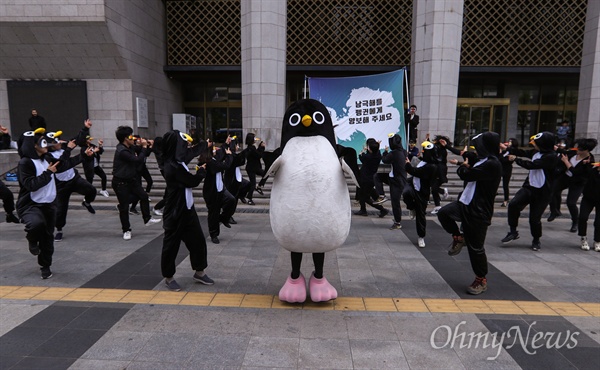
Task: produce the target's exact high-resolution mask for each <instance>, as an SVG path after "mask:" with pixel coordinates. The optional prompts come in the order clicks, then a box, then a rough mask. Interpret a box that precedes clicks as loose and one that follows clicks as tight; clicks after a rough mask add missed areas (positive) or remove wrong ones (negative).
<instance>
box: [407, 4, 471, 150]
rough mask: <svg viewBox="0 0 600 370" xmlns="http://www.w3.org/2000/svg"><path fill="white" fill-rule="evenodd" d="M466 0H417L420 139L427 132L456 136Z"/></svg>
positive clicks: (415, 97)
mask: <svg viewBox="0 0 600 370" xmlns="http://www.w3.org/2000/svg"><path fill="white" fill-rule="evenodd" d="M463 5H464V1H463V0H446V1H438V0H415V1H414V3H413V30H412V51H411V69H410V96H411V99H410V103H411V104H415V105H416V106H417V114H418V115H419V118H420V124H419V127H418V128H417V129H418V131H419V132H418V140H419V141H421V140H424V139H425V135H426V134H427V133H431V135H432V138H433V136H434V135H436V134H441V135H447V136H448V137H450V138H451V139H452V138H454V126H455V121H456V103H457V95H458V73H459V69H460V47H461V35H462V21H463Z"/></svg>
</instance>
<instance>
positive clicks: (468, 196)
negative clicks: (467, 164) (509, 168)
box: [458, 158, 488, 206]
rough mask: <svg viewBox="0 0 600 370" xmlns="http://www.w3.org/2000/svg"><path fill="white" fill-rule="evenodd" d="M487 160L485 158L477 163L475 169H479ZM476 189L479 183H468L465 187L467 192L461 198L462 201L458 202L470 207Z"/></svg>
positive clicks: (464, 191)
mask: <svg viewBox="0 0 600 370" xmlns="http://www.w3.org/2000/svg"><path fill="white" fill-rule="evenodd" d="M487 160H488V159H487V158H483V159H482V160H480V161H478V162H477V163H475V164H474V165H473V167H477V166H479V165H480V164H482V163H484V162H485V161H487ZM476 187H477V181H469V182H468V183H467V186H465V190H463V192H462V194H461V196H460V199H459V200H458V201H459V202H461V203H462V204H464V205H466V206H468V205H469V204H470V203H471V201H472V200H473V194H475V188H476Z"/></svg>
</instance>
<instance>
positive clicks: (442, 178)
mask: <svg viewBox="0 0 600 370" xmlns="http://www.w3.org/2000/svg"><path fill="white" fill-rule="evenodd" d="M447 182H448V166H446V164H442V163H439V164H438V176H437V178H435V179H433V180H432V181H431V196H432V197H433V202H434V203H435V206H436V207H437V206H439V205H440V202H441V198H440V194H444V191H443V190H442V184H445V183H447Z"/></svg>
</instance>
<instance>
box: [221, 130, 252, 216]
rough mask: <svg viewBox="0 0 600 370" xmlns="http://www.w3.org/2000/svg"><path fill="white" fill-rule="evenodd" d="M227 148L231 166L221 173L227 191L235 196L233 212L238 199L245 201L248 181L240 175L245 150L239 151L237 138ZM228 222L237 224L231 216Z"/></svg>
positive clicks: (244, 159) (244, 160)
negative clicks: (229, 152)
mask: <svg viewBox="0 0 600 370" xmlns="http://www.w3.org/2000/svg"><path fill="white" fill-rule="evenodd" d="M229 150H231V155H232V156H233V161H232V162H231V166H230V167H229V168H228V169H226V170H225V172H224V173H223V181H225V187H226V188H227V190H229V193H230V194H231V195H233V197H234V198H235V203H234V206H233V213H234V214H235V211H236V209H237V204H238V199H240V200H241V201H242V203H246V196H247V194H248V192H249V191H250V181H248V180H246V179H245V178H243V177H242V166H243V165H245V164H246V151H245V150H242V151H239V145H238V142H237V138H236V137H235V136H234V137H233V138H232V139H231V142H230V143H229ZM229 223H230V224H237V222H236V221H235V220H234V219H233V216H232V217H231V218H230V219H229Z"/></svg>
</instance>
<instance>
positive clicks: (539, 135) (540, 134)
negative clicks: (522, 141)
mask: <svg viewBox="0 0 600 370" xmlns="http://www.w3.org/2000/svg"><path fill="white" fill-rule="evenodd" d="M542 135H544V134H543V133H541V132H540V133H539V134H537V135H535V136H534V137H533V140H537V139H539V138H541V137H542Z"/></svg>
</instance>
